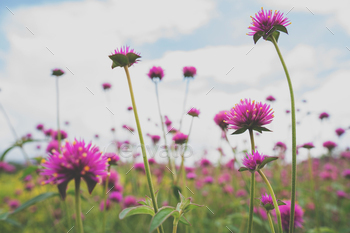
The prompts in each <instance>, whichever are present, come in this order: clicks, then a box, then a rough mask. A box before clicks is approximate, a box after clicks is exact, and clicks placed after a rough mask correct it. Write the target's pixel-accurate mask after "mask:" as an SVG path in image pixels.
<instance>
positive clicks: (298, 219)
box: [272, 201, 304, 231]
mask: <svg viewBox="0 0 350 233" xmlns="http://www.w3.org/2000/svg"><path fill="white" fill-rule="evenodd" d="M283 202H284V203H285V204H286V205H281V206H279V207H278V208H279V209H280V212H281V219H282V228H283V230H285V231H288V229H289V219H290V208H291V202H290V201H283ZM272 214H274V215H275V216H276V212H275V211H273V212H272ZM303 215H304V211H303V209H302V208H301V207H300V206H299V205H298V204H295V214H294V227H295V228H301V227H302V226H303V223H304V219H303Z"/></svg>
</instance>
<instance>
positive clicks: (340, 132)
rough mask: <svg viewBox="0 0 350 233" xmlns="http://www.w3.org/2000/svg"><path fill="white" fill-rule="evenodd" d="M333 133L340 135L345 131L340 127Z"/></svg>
mask: <svg viewBox="0 0 350 233" xmlns="http://www.w3.org/2000/svg"><path fill="white" fill-rule="evenodd" d="M335 133H336V134H337V135H338V137H340V136H342V135H343V134H344V133H345V130H344V129H342V128H338V129H336V130H335Z"/></svg>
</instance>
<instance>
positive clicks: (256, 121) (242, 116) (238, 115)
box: [225, 99, 274, 134]
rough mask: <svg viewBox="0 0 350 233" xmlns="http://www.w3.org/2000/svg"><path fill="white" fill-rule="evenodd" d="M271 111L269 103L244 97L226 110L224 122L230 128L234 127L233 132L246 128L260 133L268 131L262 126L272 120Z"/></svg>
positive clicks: (242, 130) (236, 132)
mask: <svg viewBox="0 0 350 233" xmlns="http://www.w3.org/2000/svg"><path fill="white" fill-rule="evenodd" d="M273 113H274V112H273V111H272V109H271V108H270V105H268V104H262V103H261V102H255V101H254V100H253V101H251V100H250V99H249V100H248V99H245V100H241V101H240V103H238V104H236V105H235V106H234V107H233V108H232V109H231V110H230V111H229V112H226V120H225V122H226V123H227V124H228V125H229V128H230V129H236V131H235V132H234V133H235V134H239V133H243V132H245V131H246V130H247V129H252V130H256V131H258V132H259V133H262V131H269V130H268V129H266V128H264V127H262V126H263V125H267V124H269V123H271V122H272V119H273V117H274V115H273Z"/></svg>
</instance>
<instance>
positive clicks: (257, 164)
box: [239, 151, 278, 172]
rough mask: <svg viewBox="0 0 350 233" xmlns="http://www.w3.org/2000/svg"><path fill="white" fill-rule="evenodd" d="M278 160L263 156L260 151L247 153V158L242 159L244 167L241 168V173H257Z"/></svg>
mask: <svg viewBox="0 0 350 233" xmlns="http://www.w3.org/2000/svg"><path fill="white" fill-rule="evenodd" d="M276 159H278V157H272V156H271V157H270V156H266V155H263V154H260V153H259V152H258V151H255V152H254V153H253V154H250V153H247V154H246V157H245V158H243V159H242V164H243V165H244V167H241V168H240V169H239V171H247V170H249V171H250V172H255V171H258V170H260V169H261V168H263V167H264V166H265V165H266V164H267V163H269V162H271V161H273V160H276Z"/></svg>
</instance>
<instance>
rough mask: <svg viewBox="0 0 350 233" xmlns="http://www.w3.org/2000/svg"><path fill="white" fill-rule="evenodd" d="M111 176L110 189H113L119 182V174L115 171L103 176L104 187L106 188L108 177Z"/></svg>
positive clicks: (109, 180)
mask: <svg viewBox="0 0 350 233" xmlns="http://www.w3.org/2000/svg"><path fill="white" fill-rule="evenodd" d="M108 175H109V178H108V188H113V187H115V186H116V184H117V183H118V181H119V174H118V172H116V171H115V170H113V169H112V170H110V172H109V174H107V173H105V174H104V175H102V176H101V179H102V186H103V187H105V185H106V181H107V176H108Z"/></svg>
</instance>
